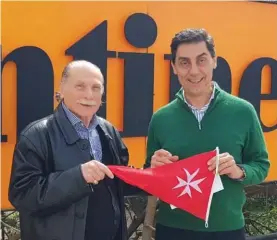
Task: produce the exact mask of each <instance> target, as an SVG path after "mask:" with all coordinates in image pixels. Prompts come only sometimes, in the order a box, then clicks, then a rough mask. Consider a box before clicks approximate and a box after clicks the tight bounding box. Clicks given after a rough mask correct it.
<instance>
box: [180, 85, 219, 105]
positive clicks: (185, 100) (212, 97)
mask: <svg viewBox="0 0 277 240" xmlns="http://www.w3.org/2000/svg"><path fill="white" fill-rule="evenodd" d="M215 87H216V83H215V82H213V92H212V95H211V98H210V100H209V102H208V103H207V104H206V105H205V106H203V107H202V108H201V109H205V108H207V107H208V106H209V105H210V103H211V101H212V100H213V99H214V95H215ZM183 96H184V102H185V103H186V104H187V105H188V106H189V107H190V108H191V109H197V108H196V107H194V106H192V105H191V104H189V103H188V102H187V99H186V96H185V92H184V89H183Z"/></svg>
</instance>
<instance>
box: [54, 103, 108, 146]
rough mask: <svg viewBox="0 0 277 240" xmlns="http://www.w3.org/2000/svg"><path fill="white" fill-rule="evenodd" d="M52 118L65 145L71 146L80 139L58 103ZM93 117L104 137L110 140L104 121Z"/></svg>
mask: <svg viewBox="0 0 277 240" xmlns="http://www.w3.org/2000/svg"><path fill="white" fill-rule="evenodd" d="M54 117H55V119H56V121H57V123H58V125H59V127H60V129H61V132H62V134H63V136H64V138H65V141H66V142H67V144H73V143H75V142H77V141H78V140H79V139H80V137H79V135H78V133H77V131H76V130H75V128H74V126H73V125H72V123H71V122H70V120H69V119H68V118H67V116H66V113H65V111H64V109H63V107H62V103H60V104H59V105H58V106H57V108H56V109H55V111H54ZM95 117H96V120H97V122H98V127H99V128H100V129H101V130H102V131H103V132H104V134H105V136H106V137H108V138H110V139H111V136H110V135H109V133H108V132H107V129H106V126H105V123H104V120H103V119H102V118H101V117H98V116H97V115H95Z"/></svg>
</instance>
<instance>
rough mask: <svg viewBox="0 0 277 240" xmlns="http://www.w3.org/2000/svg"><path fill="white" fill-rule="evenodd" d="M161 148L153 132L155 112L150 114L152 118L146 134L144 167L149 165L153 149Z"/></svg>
mask: <svg viewBox="0 0 277 240" xmlns="http://www.w3.org/2000/svg"><path fill="white" fill-rule="evenodd" d="M159 149H161V146H160V144H159V142H158V140H157V138H156V132H155V114H154V115H153V116H152V119H151V121H150V123H149V127H148V136H147V150H146V161H145V164H144V168H148V167H150V166H151V158H152V156H153V155H154V153H155V151H157V150H159Z"/></svg>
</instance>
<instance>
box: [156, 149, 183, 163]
mask: <svg viewBox="0 0 277 240" xmlns="http://www.w3.org/2000/svg"><path fill="white" fill-rule="evenodd" d="M178 159H179V157H178V156H172V154H171V153H170V152H168V151H166V150H164V149H160V150H158V151H156V152H155V153H154V155H153V156H152V158H151V167H158V166H162V165H164V164H169V163H173V162H176V161H177V160H178Z"/></svg>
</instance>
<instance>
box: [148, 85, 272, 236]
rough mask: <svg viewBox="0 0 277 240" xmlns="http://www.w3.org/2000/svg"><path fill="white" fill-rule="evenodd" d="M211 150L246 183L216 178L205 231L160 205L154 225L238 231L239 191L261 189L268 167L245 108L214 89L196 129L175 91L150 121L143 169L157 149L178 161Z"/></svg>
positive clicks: (240, 222)
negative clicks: (229, 160)
mask: <svg viewBox="0 0 277 240" xmlns="http://www.w3.org/2000/svg"><path fill="white" fill-rule="evenodd" d="M216 147H219V150H220V153H224V152H228V153H229V154H231V155H232V156H233V157H234V159H235V161H236V162H237V163H238V164H242V166H243V167H244V168H245V172H246V178H245V179H244V180H243V181H241V182H240V181H236V180H232V179H230V178H228V177H227V176H221V179H222V182H223V186H224V190H223V191H220V192H218V193H215V194H214V196H213V200H212V204H211V210H210V216H209V227H208V228H205V222H204V221H203V220H201V219H198V218H196V217H194V216H193V215H191V214H189V213H187V212H185V211H183V210H181V209H174V210H171V208H170V205H168V204H167V203H165V202H161V204H160V208H159V212H158V215H157V223H160V224H162V225H165V226H168V227H173V228H181V229H188V230H194V231H229V230H235V229H239V228H242V227H244V217H243V213H242V208H243V205H244V203H245V193H244V185H246V184H259V183H261V182H262V181H263V180H264V179H265V178H266V176H267V174H268V170H269V166H270V163H269V160H268V152H267V149H266V145H265V140H264V136H263V132H262V129H261V126H260V123H259V120H258V117H257V114H256V111H255V109H254V107H253V106H252V105H251V104H250V103H249V102H247V101H245V100H243V99H240V98H238V97H236V96H232V95H231V94H228V93H227V92H225V91H223V90H222V89H220V88H219V87H216V90H215V97H214V99H213V100H212V101H211V103H210V105H209V107H208V109H207V112H206V113H205V115H204V117H203V119H202V121H201V126H200V125H199V124H198V121H197V119H196V117H195V116H194V114H193V113H192V111H191V110H190V108H189V107H188V106H187V104H186V103H185V102H184V98H183V94H182V92H181V90H180V91H179V92H178V93H177V94H176V99H175V100H173V101H172V102H171V103H169V104H167V105H166V106H164V107H162V108H161V109H159V110H158V111H157V112H155V113H154V114H153V116H152V119H151V122H150V125H149V133H148V140H147V159H146V163H145V167H149V166H150V161H151V157H152V155H153V154H154V152H155V151H156V150H158V149H165V150H167V151H169V152H170V153H172V154H173V155H177V156H179V159H184V158H187V157H190V156H192V155H195V154H199V153H202V152H207V151H211V150H214V149H215V148H216Z"/></svg>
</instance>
